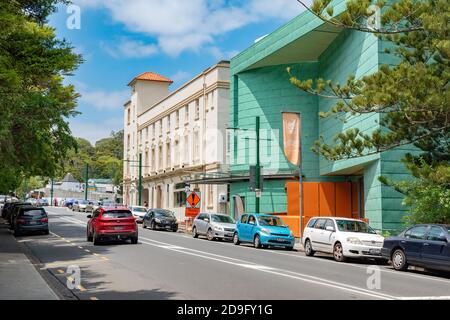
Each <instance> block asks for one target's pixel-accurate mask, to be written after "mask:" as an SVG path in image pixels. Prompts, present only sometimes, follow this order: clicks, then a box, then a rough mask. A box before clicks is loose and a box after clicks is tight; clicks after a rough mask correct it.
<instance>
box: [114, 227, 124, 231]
mask: <svg viewBox="0 0 450 320" xmlns="http://www.w3.org/2000/svg"><path fill="white" fill-rule="evenodd" d="M114 230H123V227H114Z"/></svg>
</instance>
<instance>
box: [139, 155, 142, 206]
mask: <svg viewBox="0 0 450 320" xmlns="http://www.w3.org/2000/svg"><path fill="white" fill-rule="evenodd" d="M138 202H139V205H142V153H139V182H138Z"/></svg>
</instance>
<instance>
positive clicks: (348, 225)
mask: <svg viewBox="0 0 450 320" xmlns="http://www.w3.org/2000/svg"><path fill="white" fill-rule="evenodd" d="M336 224H337V226H338V229H339V231H343V232H358V233H370V234H376V232H375V231H374V230H373V229H372V228H371V227H369V225H368V224H367V223H365V222H363V221H353V220H336Z"/></svg>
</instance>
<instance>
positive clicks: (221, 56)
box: [208, 47, 239, 60]
mask: <svg viewBox="0 0 450 320" xmlns="http://www.w3.org/2000/svg"><path fill="white" fill-rule="evenodd" d="M208 52H209V53H210V54H211V55H212V56H213V57H214V58H215V59H216V60H231V58H233V57H234V56H236V55H237V54H238V53H239V51H237V50H231V51H223V50H222V49H220V48H219V47H210V48H208Z"/></svg>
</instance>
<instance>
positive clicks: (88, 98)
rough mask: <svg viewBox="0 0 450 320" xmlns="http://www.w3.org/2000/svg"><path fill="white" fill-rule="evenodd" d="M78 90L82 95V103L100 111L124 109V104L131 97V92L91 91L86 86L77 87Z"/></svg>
mask: <svg viewBox="0 0 450 320" xmlns="http://www.w3.org/2000/svg"><path fill="white" fill-rule="evenodd" d="M77 90H78V91H79V92H80V94H81V98H80V102H81V103H85V104H87V105H89V106H93V107H94V108H96V109H98V110H117V109H121V108H122V107H123V104H124V103H125V102H126V101H127V99H128V98H129V97H130V91H129V90H121V91H105V90H93V91H89V90H88V89H86V87H85V86H77Z"/></svg>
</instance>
